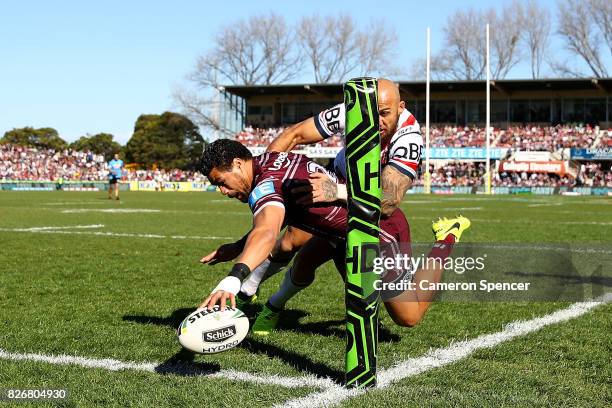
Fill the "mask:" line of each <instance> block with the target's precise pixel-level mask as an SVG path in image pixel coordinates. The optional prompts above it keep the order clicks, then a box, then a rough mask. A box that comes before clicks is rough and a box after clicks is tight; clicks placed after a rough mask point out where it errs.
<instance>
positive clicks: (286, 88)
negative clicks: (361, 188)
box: [220, 78, 612, 134]
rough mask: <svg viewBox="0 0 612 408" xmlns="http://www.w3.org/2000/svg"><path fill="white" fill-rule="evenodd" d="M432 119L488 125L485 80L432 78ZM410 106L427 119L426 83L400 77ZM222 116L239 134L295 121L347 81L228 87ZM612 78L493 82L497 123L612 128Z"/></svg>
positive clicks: (338, 97) (331, 99)
mask: <svg viewBox="0 0 612 408" xmlns="http://www.w3.org/2000/svg"><path fill="white" fill-rule="evenodd" d="M430 86H431V88H430V89H431V90H430V92H431V111H430V121H431V123H435V124H453V125H461V126H463V125H484V123H485V115H486V109H485V81H484V80H482V81H443V82H431V85H430ZM399 87H400V94H401V96H402V99H403V100H404V101H406V103H407V108H408V109H409V110H410V111H411V112H413V113H414V114H415V115H416V117H417V119H418V120H419V121H420V122H421V124H424V123H425V82H399ZM220 93H221V100H222V101H223V103H222V106H221V110H220V111H221V113H220V115H221V116H220V120H221V124H222V127H223V128H225V129H227V131H229V132H230V133H232V134H234V133H236V132H239V131H240V130H242V129H243V128H244V127H245V126H246V125H247V124H249V125H252V126H256V127H273V126H284V125H290V124H294V123H296V122H299V121H301V120H303V119H305V118H307V117H310V116H312V115H314V114H316V113H318V112H320V111H321V110H322V109H324V108H326V107H329V106H330V104H335V103H339V102H341V101H342V84H296V85H269V86H226V87H223V88H221V90H220ZM611 120H612V78H604V79H590V78H586V79H541V80H496V81H491V126H493V127H498V128H506V127H508V126H510V125H512V124H525V123H531V124H542V125H550V124H553V125H555V124H563V123H585V124H591V125H594V126H600V127H601V128H608V127H610V121H611Z"/></svg>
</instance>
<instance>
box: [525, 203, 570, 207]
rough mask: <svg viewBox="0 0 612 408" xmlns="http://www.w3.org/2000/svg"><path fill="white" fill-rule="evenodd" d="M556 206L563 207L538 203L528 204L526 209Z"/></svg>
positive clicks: (555, 204)
mask: <svg viewBox="0 0 612 408" xmlns="http://www.w3.org/2000/svg"><path fill="white" fill-rule="evenodd" d="M557 205H563V203H561V202H559V203H538V204H528V205H527V207H553V206H557Z"/></svg>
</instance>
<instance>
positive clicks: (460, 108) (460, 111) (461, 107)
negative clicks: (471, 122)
mask: <svg viewBox="0 0 612 408" xmlns="http://www.w3.org/2000/svg"><path fill="white" fill-rule="evenodd" d="M465 123H466V111H465V100H464V99H459V100H457V125H460V126H465Z"/></svg>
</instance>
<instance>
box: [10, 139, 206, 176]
mask: <svg viewBox="0 0 612 408" xmlns="http://www.w3.org/2000/svg"><path fill="white" fill-rule="evenodd" d="M108 173H109V171H108V163H107V162H106V161H105V160H104V157H103V156H101V155H97V154H93V153H92V152H80V151H75V150H71V149H66V150H62V151H55V150H51V149H37V148H33V147H22V146H13V145H10V144H0V180H2V181H8V180H24V181H58V180H60V179H61V180H64V181H106V180H108ZM125 180H126V181H148V180H155V181H170V182H176V181H204V180H205V177H204V176H202V175H201V174H200V173H198V172H191V171H185V170H179V169H172V170H133V169H127V170H125Z"/></svg>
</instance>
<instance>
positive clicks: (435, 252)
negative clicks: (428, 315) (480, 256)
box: [384, 216, 470, 327]
mask: <svg viewBox="0 0 612 408" xmlns="http://www.w3.org/2000/svg"><path fill="white" fill-rule="evenodd" d="M469 227H470V220H468V219H467V218H465V217H461V216H460V217H457V218H453V219H450V220H447V219H443V220H439V221H437V222H434V224H433V229H434V234H435V236H436V243H435V244H434V246H433V248H432V249H431V251H430V252H429V254H428V255H427V258H428V261H427V263H426V268H420V269H419V270H417V271H416V273H415V274H414V278H413V282H414V283H415V286H416V288H415V290H407V291H405V292H403V293H401V294H400V295H398V296H396V297H394V298H392V299H390V300H387V301H385V302H384V304H385V308H386V309H387V312H388V313H389V315H390V316H391V318H392V319H393V321H394V322H395V323H396V324H398V325H400V326H404V327H413V326H415V325H416V324H418V323H419V322H420V321H421V320H422V319H423V316H425V312H427V309H429V306H430V305H431V302H432V301H433V298H434V296H435V294H436V292H435V291H432V290H422V289H421V286H420V282H422V281H428V282H430V283H438V282H440V280H441V279H442V273H443V272H444V267H443V265H444V261H445V260H446V258H448V257H449V256H450V254H451V251H452V249H453V245H454V244H455V243H456V242H458V241H459V238H461V234H462V233H463V231H465V230H466V229H468V228H469Z"/></svg>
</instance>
